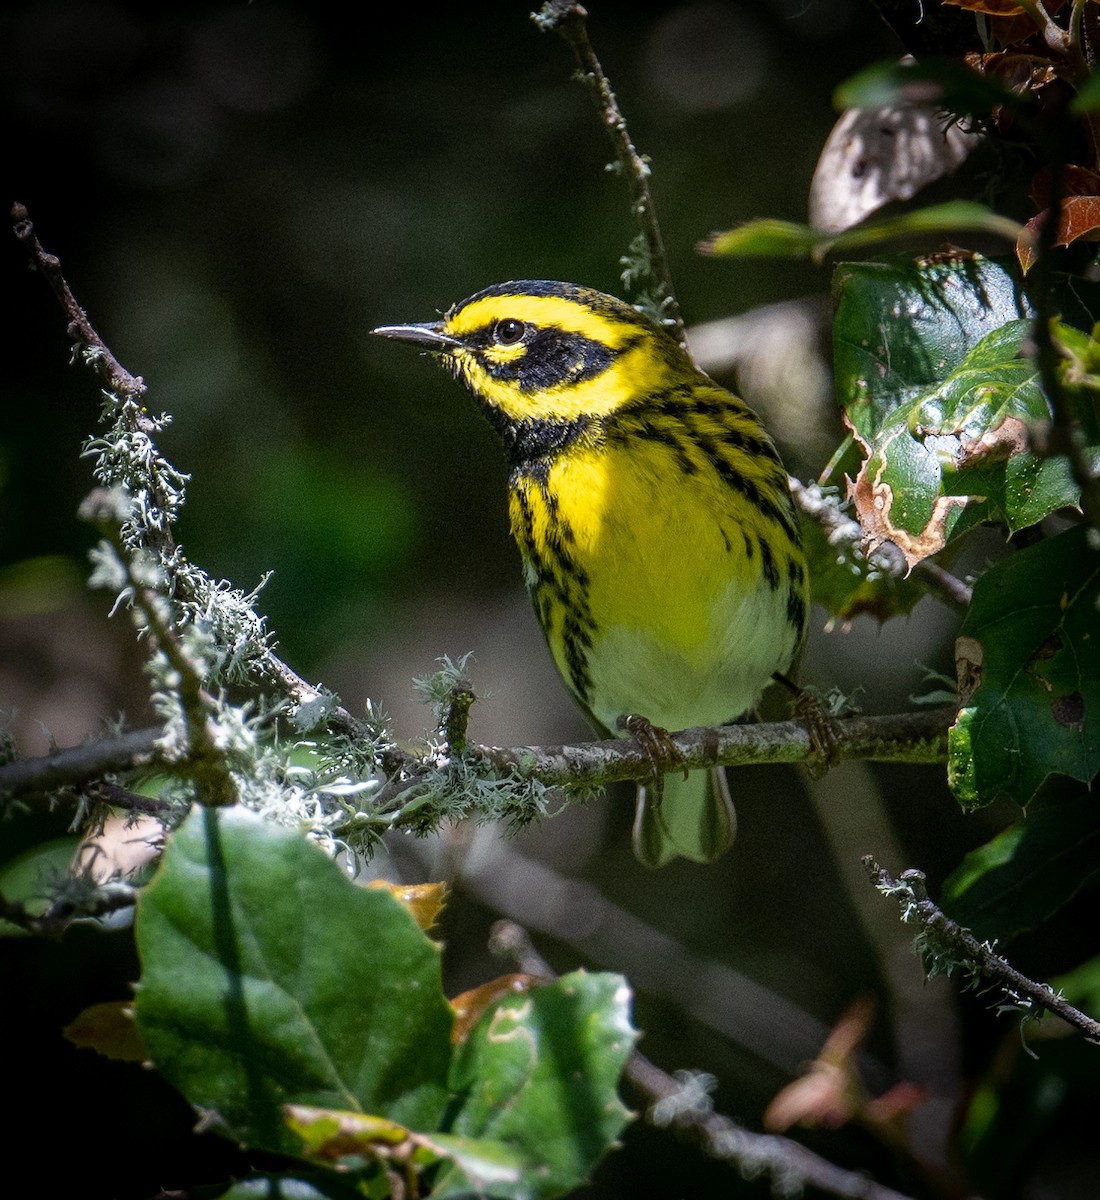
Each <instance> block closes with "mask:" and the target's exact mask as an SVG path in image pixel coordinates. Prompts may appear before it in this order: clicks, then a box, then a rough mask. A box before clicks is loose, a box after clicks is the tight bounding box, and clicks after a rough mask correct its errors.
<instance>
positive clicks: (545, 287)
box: [373, 280, 688, 425]
mask: <svg viewBox="0 0 1100 1200" xmlns="http://www.w3.org/2000/svg"><path fill="white" fill-rule="evenodd" d="M373 332H374V333H376V334H378V335H380V336H381V337H388V338H394V339H396V340H398V341H403V342H410V343H412V344H414V345H418V346H421V347H423V348H424V349H426V350H431V351H434V352H436V353H437V354H440V355H441V356H442V357H443V360H444V362H445V363H446V364H447V365H448V366H449V367H450V369H451V370H452V371H453V372H454V374H455V375H456V377H457V378H458V379H460V380H461V381H462V383H464V384H465V385H466V387H467V388H469V390H470V391H471V392H473V393H474V395H475V396H477V397H478V399H480V400H481V401H482V402H483V403H484V404H486V405H487V406H488V407H489V409H490V410H491V415H492V416H493V418H494V421H495V422H497V423H499V422H501V421H503V422H504V423H506V424H509V425H519V424H522V423H527V422H544V421H576V420H578V419H580V418H591V417H598V416H606V415H609V414H611V413H613V412H615V411H617V410H618V409H620V408H622V407H624V406H625V405H627V404H629V403H630V401H631V400H632V399H633V398H635V397H636V396H637V395H638V394H639V393H640V392H642V391H643V390H649V389H652V388H654V387H656V386H660V385H661V383H662V382H664V381H665V380H666V379H667V377H668V376H669V375H671V374H675V373H676V372H677V370H678V371H680V372H681V373H682V372H683V370H684V369H685V368H686V367H687V366H688V362H687V358H686V356H685V355H684V353H683V351H682V350H681V349H680V347H679V346H678V345H677V344H676V342H675V340H674V339H673V338H672V337H670V336H669V335H668V334H667V333H665V332H664V331H663V330H661V329H659V328H658V327H657V326H656V325H655V324H654V323H653V322H652V321H650V320H649V319H648V318H647V317H645V316H643V315H642V314H641V313H639V312H638V311H637V310H636V309H633V308H631V307H630V305H629V304H625V303H624V302H623V301H621V300H617V299H616V298H615V297H614V296H608V295H605V294H604V293H603V292H597V291H594V290H592V289H591V288H584V287H579V286H577V285H576V284H572V283H557V282H551V281H547V280H521V281H515V282H511V283H500V284H497V285H495V286H494V287H490V288H486V289H485V290H484V291H481V292H478V293H476V294H475V295H473V296H471V297H470V298H469V299H468V300H463V301H462V302H461V303H460V304H456V305H455V306H454V307H453V308H452V309H451V310H450V311H449V312H448V313H447V314H446V315H445V316H444V317H443V319H442V320H441V321H434V322H432V323H430V324H425V325H383V326H380V327H379V328H378V329H375V330H374V331H373Z"/></svg>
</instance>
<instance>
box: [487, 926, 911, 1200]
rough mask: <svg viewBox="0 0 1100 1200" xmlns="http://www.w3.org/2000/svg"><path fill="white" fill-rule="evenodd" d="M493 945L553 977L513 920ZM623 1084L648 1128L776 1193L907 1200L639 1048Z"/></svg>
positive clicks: (496, 931) (495, 933) (496, 929)
mask: <svg viewBox="0 0 1100 1200" xmlns="http://www.w3.org/2000/svg"><path fill="white" fill-rule="evenodd" d="M490 947H491V949H492V950H493V952H494V953H495V954H497V955H499V956H500V957H507V958H510V959H511V960H512V961H513V962H515V964H516V965H517V966H518V967H519V969H520V970H521V971H524V972H526V973H527V974H528V975H534V976H536V977H538V978H543V979H551V978H553V976H554V972H553V971H552V970H551V968H550V966H549V965H548V964H547V963H546V962H545V961H544V960H543V959H542V957H541V956H540V955H539V953H538V952H537V951H536V949H535V947H534V945H533V944H532V942H531V939H530V937H529V936H528V935H527V931H526V930H525V929H523V928H522V926H520V925H518V924H516V922H514V921H498V922H497V923H496V924H495V925H494V926H493V928H492V931H491V935H490ZM623 1079H624V1081H625V1082H626V1083H627V1084H628V1085H629V1086H630V1087H631V1089H632V1090H633V1092H634V1093H635V1095H636V1096H637V1097H638V1098H639V1100H640V1101H641V1103H642V1104H644V1105H645V1112H646V1119H647V1120H648V1121H649V1122H650V1124H652V1125H655V1126H658V1127H661V1128H668V1129H672V1130H673V1131H675V1132H676V1133H678V1134H680V1135H681V1136H683V1137H685V1138H687V1139H689V1140H690V1141H692V1142H694V1143H695V1144H696V1145H698V1146H700V1147H701V1148H702V1149H703V1150H704V1151H705V1152H706V1153H707V1154H708V1155H710V1156H711V1157H712V1158H715V1159H718V1160H719V1161H720V1162H724V1163H727V1164H729V1165H730V1166H731V1167H735V1168H736V1169H737V1170H738V1171H740V1172H741V1174H742V1175H744V1176H745V1177H746V1178H755V1177H757V1176H759V1175H762V1174H766V1175H768V1176H770V1178H771V1180H772V1185H773V1188H774V1190H775V1192H776V1194H777V1195H791V1194H794V1193H796V1192H800V1191H802V1189H803V1188H806V1187H815V1188H818V1189H820V1190H821V1191H823V1192H826V1193H828V1194H829V1195H831V1196H839V1197H842V1198H844V1200H907V1197H905V1196H904V1195H903V1194H902V1193H901V1192H896V1191H894V1189H893V1188H889V1187H885V1186H884V1185H882V1184H879V1183H876V1182H875V1181H874V1180H873V1179H870V1178H868V1177H867V1175H866V1174H864V1173H863V1172H862V1171H849V1170H846V1169H845V1168H844V1167H839V1166H837V1165H836V1164H835V1163H832V1162H829V1160H828V1159H826V1158H822V1157H821V1155H819V1154H815V1153H814V1152H813V1151H812V1150H808V1149H807V1148H806V1147H805V1146H803V1145H801V1144H800V1143H799V1142H796V1141H794V1140H793V1139H791V1138H787V1137H782V1136H778V1135H775V1134H764V1133H757V1132H755V1131H754V1130H751V1129H746V1128H745V1127H744V1126H743V1125H739V1124H737V1122H736V1121H734V1120H732V1119H731V1118H730V1117H727V1116H724V1115H723V1114H722V1113H716V1112H714V1110H713V1108H712V1105H711V1100H710V1095H709V1090H708V1087H707V1081H706V1079H705V1077H702V1076H700V1075H698V1074H697V1073H696V1072H690V1071H680V1072H677V1074H676V1075H675V1076H673V1075H669V1074H668V1073H667V1072H666V1071H663V1070H661V1068H660V1067H658V1066H656V1065H655V1064H654V1063H652V1062H650V1060H649V1059H648V1058H646V1057H645V1055H643V1054H641V1053H639V1052H638V1051H637V1050H635V1051H633V1052H632V1053H631V1055H630V1058H629V1059H628V1060H627V1064H626V1067H625V1069H624V1071H623Z"/></svg>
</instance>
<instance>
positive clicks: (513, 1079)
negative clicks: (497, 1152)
mask: <svg viewBox="0 0 1100 1200" xmlns="http://www.w3.org/2000/svg"><path fill="white" fill-rule="evenodd" d="M629 1005H630V991H629V989H628V988H627V986H626V983H625V982H624V981H623V980H622V979H621V978H620V977H618V976H614V975H590V974H587V973H586V972H584V971H577V972H574V973H573V974H571V975H564V976H562V977H561V978H560V979H557V980H555V981H554V982H552V983H547V984H543V985H541V986H537V987H533V988H531V989H530V990H527V991H524V992H521V993H519V994H510V995H507V996H505V997H504V998H503V999H501V1000H500V1001H499V1002H498V1003H497V1004H495V1005H493V1006H491V1007H490V1008H489V1009H488V1010H487V1011H486V1013H485V1014H484V1015H483V1017H482V1018H481V1020H480V1021H479V1022H478V1024H477V1026H476V1027H475V1028H474V1029H473V1030H472V1031H471V1032H470V1033H469V1034H468V1035H467V1036H466V1038H465V1040H464V1041H463V1042H462V1043H461V1045H460V1046H459V1047H458V1048H457V1051H456V1056H455V1064H454V1070H453V1071H452V1073H451V1087H452V1089H453V1090H454V1092H455V1093H456V1094H458V1095H459V1096H460V1097H461V1099H460V1100H459V1102H458V1104H457V1106H456V1110H455V1117H454V1121H453V1124H452V1125H451V1126H450V1128H449V1129H448V1132H449V1133H450V1134H451V1136H453V1137H459V1138H466V1139H473V1140H474V1141H475V1142H477V1143H481V1142H485V1141H495V1142H501V1143H504V1144H505V1145H506V1146H508V1147H510V1148H511V1151H512V1153H513V1154H515V1155H517V1156H520V1157H522V1158H526V1159H529V1160H531V1161H537V1162H539V1163H540V1168H539V1170H537V1171H525V1172H523V1173H521V1175H520V1177H519V1178H517V1179H516V1180H514V1181H513V1182H510V1183H509V1182H506V1181H504V1180H501V1181H500V1182H499V1183H498V1184H495V1185H493V1186H492V1188H491V1189H490V1194H491V1195H493V1196H499V1197H508V1198H513V1200H528V1198H529V1200H550V1198H552V1197H554V1196H560V1195H563V1194H564V1193H566V1192H568V1191H571V1190H572V1189H573V1188H576V1187H577V1186H579V1185H580V1183H581V1182H583V1181H584V1180H585V1179H586V1178H587V1177H588V1175H589V1173H590V1172H591V1170H592V1168H593V1167H594V1166H595V1165H596V1163H597V1162H598V1160H599V1159H600V1157H601V1156H602V1155H603V1154H604V1153H605V1152H606V1150H607V1149H608V1148H609V1147H610V1146H611V1145H612V1144H613V1142H614V1141H615V1139H616V1138H617V1137H618V1136H619V1134H620V1133H621V1132H622V1129H623V1127H624V1126H625V1124H626V1122H627V1119H628V1116H629V1113H628V1112H627V1110H626V1109H625V1108H624V1107H623V1105H622V1103H621V1102H620V1100H619V1098H618V1095H617V1094H616V1086H617V1083H618V1079H619V1076H620V1075H621V1073H622V1069H623V1066H624V1064H625V1063H626V1060H627V1057H628V1056H629V1054H630V1051H631V1049H632V1048H633V1045H634V1040H635V1038H636V1036H637V1034H636V1032H635V1030H634V1029H633V1027H632V1026H631V1023H630V1016H629ZM475 1190H477V1189H476V1188H475V1187H474V1181H473V1180H472V1179H471V1178H470V1177H469V1175H468V1174H467V1172H466V1170H465V1169H464V1168H463V1166H462V1164H461V1163H460V1162H456V1163H455V1164H454V1165H453V1166H451V1167H450V1168H449V1169H447V1170H445V1171H443V1172H442V1173H441V1175H440V1176H439V1178H438V1179H437V1180H436V1183H435V1186H434V1188H433V1192H432V1194H433V1196H463V1195H469V1194H470V1193H471V1191H475Z"/></svg>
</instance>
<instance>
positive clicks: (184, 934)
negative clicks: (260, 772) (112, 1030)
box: [135, 808, 453, 1154]
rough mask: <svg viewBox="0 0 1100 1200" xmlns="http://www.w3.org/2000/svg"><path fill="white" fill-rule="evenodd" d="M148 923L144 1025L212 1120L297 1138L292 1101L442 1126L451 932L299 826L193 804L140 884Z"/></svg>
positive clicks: (277, 1138)
mask: <svg viewBox="0 0 1100 1200" xmlns="http://www.w3.org/2000/svg"><path fill="white" fill-rule="evenodd" d="M136 937H137V946H138V951H139V953H140V956H141V964H142V975H141V982H140V986H139V988H138V993H137V1000H136V1004H135V1010H136V1014H137V1022H138V1032H139V1033H140V1035H141V1037H142V1039H143V1041H144V1044H145V1046H146V1047H147V1049H148V1051H149V1054H150V1056H151V1057H152V1059H153V1062H154V1064H155V1065H156V1066H157V1068H158V1069H159V1070H160V1071H161V1073H162V1074H163V1075H164V1076H165V1077H166V1078H167V1079H168V1081H169V1082H170V1083H172V1084H173V1085H174V1086H175V1087H176V1088H178V1089H179V1090H180V1091H181V1092H182V1093H183V1094H184V1096H186V1097H187V1099H188V1100H189V1101H190V1102H191V1103H192V1104H193V1105H194V1106H195V1107H196V1108H199V1109H201V1110H203V1111H205V1112H206V1113H208V1114H209V1118H210V1124H211V1126H212V1127H213V1128H216V1129H218V1130H219V1131H221V1132H223V1133H225V1134H226V1135H227V1136H230V1137H232V1138H234V1139H235V1140H238V1141H241V1142H244V1143H246V1144H248V1145H251V1146H256V1147H261V1148H264V1149H268V1150H275V1151H279V1152H282V1153H286V1154H295V1153H298V1152H299V1151H300V1149H301V1143H300V1141H299V1140H298V1139H297V1138H296V1137H295V1136H294V1134H293V1133H291V1131H290V1130H289V1129H287V1127H286V1126H285V1124H284V1122H283V1112H282V1110H283V1106H284V1105H286V1104H291V1103H295V1104H306V1105H316V1106H319V1107H325V1108H334V1109H351V1110H357V1111H361V1112H364V1113H370V1114H375V1115H377V1116H380V1117H384V1118H387V1119H389V1120H392V1121H396V1122H399V1123H400V1124H402V1125H406V1126H409V1127H412V1128H420V1129H434V1128H436V1127H437V1126H438V1124H439V1121H440V1118H441V1117H442V1114H443V1110H444V1106H445V1104H446V1102H447V1098H448V1091H447V1073H448V1070H449V1068H450V1060H451V1042H450V1038H451V1026H452V1021H453V1018H452V1013H451V1009H450V1006H449V1005H448V1003H447V1000H446V998H445V996H444V995H443V990H442V986H441V982H440V962H439V955H440V951H439V947H438V946H437V945H436V944H435V943H434V942H432V941H431V940H430V939H429V938H428V937H426V936H425V935H424V933H423V932H422V931H421V930H420V929H419V928H418V927H417V925H416V922H415V921H414V919H413V917H412V916H411V915H410V913H409V911H408V909H407V908H406V906H405V905H404V904H402V903H401V902H400V901H398V900H396V899H395V898H394V897H393V896H391V895H390V894H389V893H388V892H385V891H376V890H371V889H367V888H358V887H355V886H354V885H353V884H352V883H351V882H350V881H349V880H348V879H347V877H346V876H345V875H344V873H343V872H342V871H341V870H340V868H339V867H338V866H337V865H336V864H335V863H334V862H332V861H331V860H330V859H329V858H328V857H327V856H326V855H324V854H323V853H322V852H321V851H320V850H319V849H318V848H317V847H315V846H313V845H312V844H311V843H309V842H307V841H306V840H305V839H303V838H302V837H301V836H299V835H298V834H296V833H293V832H290V831H288V830H285V829H280V828H278V827H277V826H275V825H273V824H272V823H271V822H268V821H264V820H262V819H261V818H259V817H257V816H254V815H252V814H250V813H248V812H247V811H245V810H243V809H239V808H237V809H228V810H219V809H208V810H198V811H195V812H193V813H192V814H191V816H190V817H188V819H187V821H186V822H185V823H184V824H183V825H182V826H181V827H180V829H179V830H178V831H177V832H176V833H175V834H174V835H173V837H172V838H171V840H170V842H169V845H168V847H167V849H166V851H165V854H164V859H163V861H162V863H161V866H160V869H159V870H158V872H157V875H156V877H155V878H154V880H153V882H152V883H151V884H149V886H148V887H146V888H145V889H144V890H143V892H142V895H141V898H140V900H139V902H138V912H137V919H136Z"/></svg>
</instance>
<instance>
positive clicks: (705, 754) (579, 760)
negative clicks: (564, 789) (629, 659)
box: [470, 708, 953, 786]
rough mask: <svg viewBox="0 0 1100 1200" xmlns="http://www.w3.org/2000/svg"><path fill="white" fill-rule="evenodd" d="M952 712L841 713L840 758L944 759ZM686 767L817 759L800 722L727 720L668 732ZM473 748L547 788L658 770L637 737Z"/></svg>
mask: <svg viewBox="0 0 1100 1200" xmlns="http://www.w3.org/2000/svg"><path fill="white" fill-rule="evenodd" d="M952 719H953V711H952V710H951V709H946V708H938V709H929V710H927V711H925V712H913V713H898V714H895V715H892V716H883V717H867V716H857V717H842V718H837V719H835V720H834V722H833V727H834V730H835V733H836V738H837V746H836V756H835V757H836V760H840V759H869V760H871V761H872V762H907V763H926V764H930V763H939V762H944V761H945V760H946V756H947V730H948V728H949V726H950V724H951V721H952ZM670 740H671V742H672V745H673V746H674V747H675V749H676V751H677V754H678V761H679V762H680V763H681V764H682V765H683V767H684V768H686V769H690V770H695V769H697V768H700V767H713V766H724V767H741V766H753V765H757V766H759V765H763V764H772V763H798V762H811V761H815V760H816V757H817V749H816V748H815V746H814V744H813V740H812V738H811V736H810V732H809V730H808V729H807V728H806V727H805V725H803V724H802V723H801V722H799V721H776V722H771V723H767V724H756V725H723V726H719V727H717V728H708V729H687V730H684V731H683V732H682V733H674V734H671V735H670ZM470 754H471V755H472V756H473V757H475V758H476V759H480V760H481V761H482V762H484V763H486V764H489V765H491V766H492V767H493V769H494V770H495V771H497V772H499V773H501V774H507V773H513V774H518V775H519V776H520V777H522V778H534V779H538V780H540V781H541V782H542V783H544V784H546V785H547V786H555V785H561V784H573V785H578V784H579V785H582V786H583V785H592V786H594V785H598V784H605V783H612V782H615V781H617V780H623V779H644V778H646V777H647V776H648V775H649V774H650V773H652V770H653V763H652V759H651V758H650V756H649V755H648V754H647V752H646V750H645V748H644V747H643V746H641V745H639V744H638V743H637V742H635V741H634V740H633V739H629V738H627V739H617V738H616V739H608V740H606V741H598V742H585V743H583V744H580V745H573V746H521V747H517V748H512V749H504V748H501V747H499V746H480V745H472V746H471V747H470Z"/></svg>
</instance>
